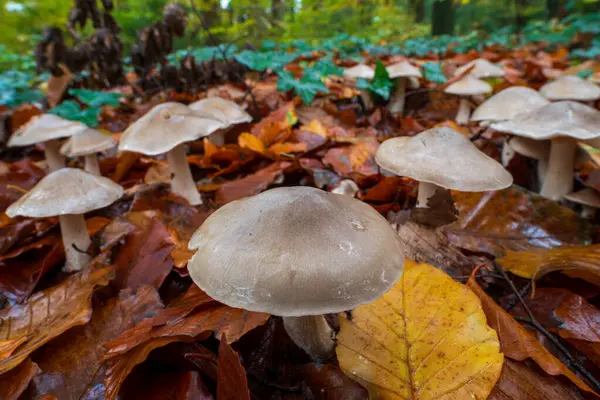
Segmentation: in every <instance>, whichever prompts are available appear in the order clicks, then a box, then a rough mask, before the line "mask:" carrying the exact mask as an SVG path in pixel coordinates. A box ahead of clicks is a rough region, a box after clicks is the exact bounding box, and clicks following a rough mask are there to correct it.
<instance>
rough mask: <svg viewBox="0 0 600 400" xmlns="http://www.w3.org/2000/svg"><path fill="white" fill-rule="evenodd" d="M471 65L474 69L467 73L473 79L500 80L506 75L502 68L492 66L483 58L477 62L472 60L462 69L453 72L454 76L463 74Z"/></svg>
mask: <svg viewBox="0 0 600 400" xmlns="http://www.w3.org/2000/svg"><path fill="white" fill-rule="evenodd" d="M473 65H475V67H474V68H473V69H472V70H471V71H470V72H469V75H473V76H474V77H475V78H500V77H503V76H504V75H506V72H505V71H504V70H503V69H502V68H500V67H498V66H496V65H494V64H492V63H491V62H489V61H488V60H486V59H484V58H478V59H477V60H473V61H471V62H469V63H467V64H465V65H463V66H462V67H460V68H457V69H456V71H455V72H454V76H458V75H461V74H463V73H464V72H465V71H466V70H468V69H469V68H471V66H473Z"/></svg>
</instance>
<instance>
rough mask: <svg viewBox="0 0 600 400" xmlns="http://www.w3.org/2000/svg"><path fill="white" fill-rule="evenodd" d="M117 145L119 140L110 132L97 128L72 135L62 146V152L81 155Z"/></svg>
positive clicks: (69, 155)
mask: <svg viewBox="0 0 600 400" xmlns="http://www.w3.org/2000/svg"><path fill="white" fill-rule="evenodd" d="M116 145H117V141H116V140H115V139H114V138H113V137H112V135H111V134H110V133H102V132H100V131H98V130H96V129H91V128H89V129H86V130H85V131H83V132H81V133H78V134H77V135H73V136H71V138H70V139H69V140H67V141H66V142H65V144H63V145H62V147H61V148H60V152H61V154H63V155H65V156H67V157H81V156H87V155H89V154H95V153H101V152H103V151H106V150H110V149H112V148H113V147H115V146H116Z"/></svg>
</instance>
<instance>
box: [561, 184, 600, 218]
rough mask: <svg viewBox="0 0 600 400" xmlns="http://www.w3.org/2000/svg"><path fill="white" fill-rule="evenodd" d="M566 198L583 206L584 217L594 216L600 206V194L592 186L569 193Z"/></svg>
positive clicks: (582, 214)
mask: <svg viewBox="0 0 600 400" xmlns="http://www.w3.org/2000/svg"><path fill="white" fill-rule="evenodd" d="M565 199H567V200H569V201H572V202H573V203H577V204H580V205H581V206H582V211H581V216H582V217H583V218H588V219H592V218H594V217H595V216H596V210H597V209H598V208H600V194H599V193H598V192H597V191H596V190H594V189H592V188H585V189H582V190H580V191H578V192H574V193H569V194H567V195H566V196H565Z"/></svg>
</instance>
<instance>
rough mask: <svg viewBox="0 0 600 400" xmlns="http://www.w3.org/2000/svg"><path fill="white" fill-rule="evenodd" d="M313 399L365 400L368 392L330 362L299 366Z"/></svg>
mask: <svg viewBox="0 0 600 400" xmlns="http://www.w3.org/2000/svg"><path fill="white" fill-rule="evenodd" d="M299 373H300V374H301V376H302V377H303V378H304V379H305V380H306V384H307V386H308V388H309V390H310V394H311V395H312V396H313V398H314V399H315V400H367V399H368V398H369V392H368V391H367V390H366V389H365V388H364V387H362V386H361V385H359V384H358V383H357V382H355V381H353V380H352V379H350V378H349V377H348V376H347V375H345V374H344V373H343V372H342V371H341V370H340V369H339V368H338V367H335V366H333V365H331V364H324V365H318V364H306V365H302V366H301V367H299Z"/></svg>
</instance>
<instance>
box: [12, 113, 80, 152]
mask: <svg viewBox="0 0 600 400" xmlns="http://www.w3.org/2000/svg"><path fill="white" fill-rule="evenodd" d="M86 129H88V127H87V126H86V125H84V124H82V123H81V122H76V121H69V120H68V119H64V118H61V117H59V116H58V115H54V114H42V115H39V116H35V117H33V118H31V120H30V121H29V122H28V123H26V124H25V125H23V126H22V127H20V128H19V129H17V131H16V132H15V133H14V134H13V135H12V136H11V138H10V140H9V141H8V146H9V147H19V146H30V145H33V144H37V143H42V142H46V141H48V140H52V139H60V138H64V137H69V136H73V135H76V134H78V133H80V132H83V131H84V130H86Z"/></svg>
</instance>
